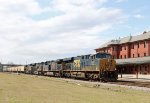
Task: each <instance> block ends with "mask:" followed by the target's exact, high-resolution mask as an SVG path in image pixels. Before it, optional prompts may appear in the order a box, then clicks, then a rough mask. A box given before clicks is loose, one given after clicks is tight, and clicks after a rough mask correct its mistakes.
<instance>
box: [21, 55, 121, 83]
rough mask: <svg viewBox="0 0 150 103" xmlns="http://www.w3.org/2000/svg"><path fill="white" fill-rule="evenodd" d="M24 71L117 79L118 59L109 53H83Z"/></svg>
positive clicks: (40, 64) (35, 64) (28, 67)
mask: <svg viewBox="0 0 150 103" xmlns="http://www.w3.org/2000/svg"><path fill="white" fill-rule="evenodd" d="M24 73H26V74H34V75H47V76H55V77H64V78H83V79H91V80H101V81H116V80H117V79H118V74H117V71H116V61H115V60H114V59H111V55H110V54H108V53H97V54H93V55H91V54H89V55H81V56H77V57H71V58H64V59H58V60H52V61H46V62H41V63H34V64H29V65H26V66H25V69H24Z"/></svg>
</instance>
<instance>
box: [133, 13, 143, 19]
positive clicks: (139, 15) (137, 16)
mask: <svg viewBox="0 0 150 103" xmlns="http://www.w3.org/2000/svg"><path fill="white" fill-rule="evenodd" d="M134 17H135V18H137V19H142V18H144V16H142V15H141V14H135V15H134Z"/></svg>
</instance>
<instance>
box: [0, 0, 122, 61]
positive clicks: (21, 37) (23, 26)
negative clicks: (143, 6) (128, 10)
mask: <svg viewBox="0 0 150 103" xmlns="http://www.w3.org/2000/svg"><path fill="white" fill-rule="evenodd" d="M106 2H107V0H82V1H81V0H53V1H51V2H50V4H49V5H50V6H45V7H43V6H41V4H39V2H38V1H36V0H12V1H10V0H5V1H0V11H1V12H0V47H1V49H0V52H1V54H0V58H2V59H3V62H5V63H7V62H14V63H23V64H24V63H26V61H28V63H31V62H40V61H45V60H50V59H56V58H62V57H68V56H75V55H80V54H85V53H91V52H92V50H93V49H94V48H95V47H97V46H98V45H99V43H100V39H99V38H101V37H100V34H101V33H103V32H105V31H106V30H108V29H110V28H112V27H113V26H114V25H118V24H119V23H122V21H124V19H125V15H124V13H123V12H122V11H121V10H120V9H118V8H107V7H104V6H103V5H104V4H105V3H106ZM43 13H49V14H52V13H56V15H53V16H47V18H46V19H40V20H35V19H34V18H33V16H34V17H35V16H41V15H42V14H43ZM101 42H103V41H101Z"/></svg>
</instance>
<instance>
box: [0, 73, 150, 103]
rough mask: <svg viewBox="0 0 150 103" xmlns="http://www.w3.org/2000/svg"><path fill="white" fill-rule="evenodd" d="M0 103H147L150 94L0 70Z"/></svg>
mask: <svg viewBox="0 0 150 103" xmlns="http://www.w3.org/2000/svg"><path fill="white" fill-rule="evenodd" d="M0 103H150V93H148V92H147V93H146V92H142V91H134V90H129V89H125V88H120V87H101V86H100V87H97V86H94V85H91V84H80V85H76V84H75V83H72V82H66V81H64V80H62V79H59V78H49V77H37V76H31V75H17V74H6V73H0Z"/></svg>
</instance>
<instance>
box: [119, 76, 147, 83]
mask: <svg viewBox="0 0 150 103" xmlns="http://www.w3.org/2000/svg"><path fill="white" fill-rule="evenodd" d="M118 80H124V81H139V82H150V75H140V74H138V77H137V75H136V74H122V78H121V75H120V74H119V75H118Z"/></svg>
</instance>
